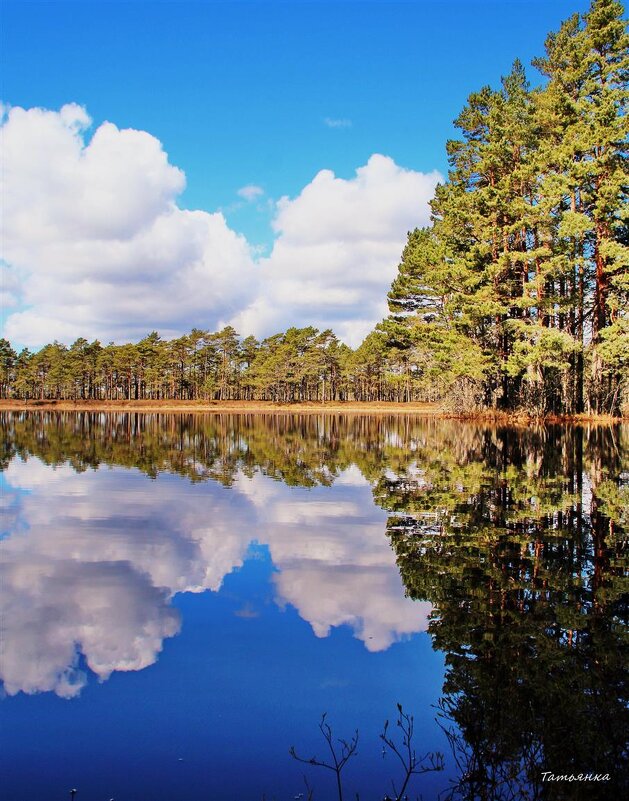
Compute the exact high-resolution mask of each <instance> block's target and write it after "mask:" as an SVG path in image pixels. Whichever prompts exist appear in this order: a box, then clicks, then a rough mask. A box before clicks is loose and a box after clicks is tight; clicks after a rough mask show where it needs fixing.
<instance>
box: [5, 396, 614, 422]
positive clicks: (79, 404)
mask: <svg viewBox="0 0 629 801" xmlns="http://www.w3.org/2000/svg"><path fill="white" fill-rule="evenodd" d="M0 411H13V412H26V411H28V412H37V411H42V412H44V411H57V412H109V413H116V412H138V413H149V412H153V413H159V414H182V413H186V414H189V413H194V414H274V415H288V414H308V415H311V414H351V415H374V414H376V415H384V414H387V415H401V416H408V415H415V416H418V417H434V418H437V419H454V420H469V421H480V422H487V423H494V424H498V423H505V424H508V425H528V424H530V423H531V422H533V423H537V424H553V423H561V424H572V425H581V424H596V425H613V424H616V423H622V422H625V421H627V420H628V419H629V418H628V417H627V416H623V417H611V416H610V415H586V414H580V415H546V416H539V415H531V414H527V413H525V412H500V411H479V412H467V413H463V412H453V411H451V410H448V409H444V408H443V407H442V406H440V405H439V404H437V403H421V402H396V401H328V402H326V403H317V402H296V403H275V402H273V401H255V400H253V401H186V400H179V401H172V400H109V401H103V400H77V401H71V400H27V401H26V400H13V399H0Z"/></svg>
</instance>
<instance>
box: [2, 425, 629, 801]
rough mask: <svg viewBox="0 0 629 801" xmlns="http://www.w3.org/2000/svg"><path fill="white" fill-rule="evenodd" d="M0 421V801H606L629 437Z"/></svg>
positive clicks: (615, 732) (617, 775)
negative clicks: (413, 762)
mask: <svg viewBox="0 0 629 801" xmlns="http://www.w3.org/2000/svg"><path fill="white" fill-rule="evenodd" d="M0 425H1V428H2V437H1V442H2V451H1V454H0V467H1V469H2V473H1V475H0V491H1V494H0V502H1V507H2V535H1V536H2V539H1V540H0V569H1V573H0V598H1V609H0V615H1V619H0V622H1V634H2V645H1V651H0V679H1V680H2V698H1V699H0V727H1V728H0V736H1V739H2V744H1V746H2V747H1V749H0V795H1V797H2V798H3V801H34V800H37V801H40V800H41V801H44V800H47V799H50V801H53V799H64V798H65V799H67V798H68V797H69V791H70V789H71V788H76V789H77V794H76V801H99V800H100V799H103V800H104V801H107V799H112V798H114V799H116V801H127V799H129V800H130V801H131V800H134V799H137V801H177V799H181V800H182V801H201V800H202V799H215V800H216V801H247V800H249V799H251V801H256V800H257V801H261V800H262V799H266V800H267V801H272V799H276V800H277V801H284V800H286V801H290V799H293V801H296V800H299V799H304V801H307V799H308V795H309V789H308V787H310V788H312V789H313V794H312V798H313V799H314V801H326V800H327V799H330V801H333V800H334V799H336V798H337V797H338V796H337V789H336V781H335V778H334V774H333V771H330V770H326V769H325V768H321V767H316V766H314V765H310V764H303V763H299V762H297V761H296V760H295V759H293V758H292V757H291V756H290V754H289V748H290V747H291V746H293V745H294V746H295V748H296V751H297V753H298V754H299V755H301V756H303V757H305V758H306V759H309V758H310V757H313V756H316V758H317V759H318V760H323V759H328V760H329V759H330V758H331V757H330V753H329V751H327V750H326V749H327V744H326V742H325V740H324V739H323V737H322V735H321V732H320V731H319V729H318V724H319V722H320V720H321V715H322V714H323V713H327V717H326V721H328V722H329V723H330V726H331V728H332V732H333V736H334V738H335V741H336V738H345V739H346V740H348V741H349V740H350V738H351V737H352V735H353V733H354V731H355V730H356V729H358V731H359V745H358V748H357V755H356V756H355V757H352V758H351V759H350V760H349V761H348V763H347V766H346V768H345V769H344V770H343V773H342V776H343V782H344V786H345V796H344V797H345V799H355V798H356V794H358V795H359V798H360V799H361V801H369V799H374V801H376V799H382V798H383V797H384V796H385V794H388V795H389V796H390V797H392V798H394V797H395V795H394V794H393V789H392V784H391V780H393V781H394V782H395V783H396V786H397V789H398V791H399V789H400V787H401V786H402V784H403V780H404V768H403V766H402V763H401V761H400V760H398V758H397V756H396V755H395V754H394V753H393V752H392V751H391V749H389V748H387V747H386V746H385V745H384V743H383V741H382V740H381V739H380V737H379V735H380V734H381V733H382V731H383V724H384V722H385V720H387V719H388V720H389V721H390V725H389V729H388V735H390V736H392V737H393V738H394V740H395V742H397V743H399V744H401V742H402V739H401V738H402V729H401V728H400V727H398V726H396V716H397V708H396V705H397V704H398V703H401V704H402V706H403V710H404V711H405V712H406V713H408V714H411V715H412V716H413V723H414V731H413V740H412V746H413V747H414V749H415V750H416V754H417V758H418V767H417V769H418V771H419V770H420V768H421V767H422V766H423V767H425V768H429V767H440V768H442V769H440V770H427V771H426V772H418V773H417V775H413V776H411V778H410V781H409V784H408V786H407V789H406V791H405V792H407V793H408V797H409V798H411V799H413V798H417V797H419V796H420V795H421V796H422V797H423V799H424V801H432V799H437V798H440V799H470V801H471V800H472V799H479V801H480V800H483V801H493V800H494V799H496V800H501V799H505V800H506V799H522V800H523V801H524V799H553V800H554V799H566V801H572V799H576V800H577V801H579V800H580V799H588V800H589V799H595V800H596V799H601V800H603V799H611V798H614V799H620V798H623V797H629V776H628V759H627V756H628V749H627V734H628V731H629V725H628V724H629V715H628V708H627V701H628V696H629V688H628V682H627V670H626V668H627V654H628V637H627V616H628V615H627V612H628V609H627V598H628V594H627V593H628V574H629V570H628V567H629V565H628V558H627V526H628V518H629V429H628V428H627V427H624V428H623V427H621V426H615V427H591V428H580V427H564V426H546V427H541V426H540V427H529V428H508V427H488V426H485V425H475V424H468V423H463V422H461V421H453V420H436V419H427V418H424V419H422V418H419V417H418V418H414V417H410V416H408V417H407V416H404V417H399V418H396V417H386V416H378V417H368V416H347V417H344V416H342V415H338V416H326V415H320V416H319V415H310V416H298V415H295V416H288V415H287V416H267V415H208V416H204V415H185V414H172V415H158V414H135V413H133V414H129V413H127V414H96V413H59V412H41V413H26V412H24V413H8V412H7V413H2V414H0ZM383 746H384V747H383ZM336 747H337V750H340V748H341V746H340V744H339V743H338V742H336ZM437 754H441V755H442V756H438V755H437ZM424 756H425V760H424V761H423V762H421V761H420V760H421V758H422V757H424ZM431 760H432V761H431ZM571 775H572V776H574V777H579V775H581V779H578V778H575V779H573V780H572V781H569V780H564V779H561V778H557V777H562V776H566V777H567V776H571ZM304 776H305V777H306V779H307V782H308V785H306V783H305V781H304ZM584 776H585V778H583V777H584ZM595 779H596V780H595Z"/></svg>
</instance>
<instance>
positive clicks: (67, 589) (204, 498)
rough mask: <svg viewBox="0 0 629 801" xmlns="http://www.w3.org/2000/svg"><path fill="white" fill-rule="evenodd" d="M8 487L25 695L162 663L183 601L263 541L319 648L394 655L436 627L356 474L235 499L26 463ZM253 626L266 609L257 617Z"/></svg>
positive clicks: (20, 680)
mask: <svg viewBox="0 0 629 801" xmlns="http://www.w3.org/2000/svg"><path fill="white" fill-rule="evenodd" d="M4 481H5V488H4V492H3V498H4V504H5V506H7V507H8V508H10V509H11V515H10V516H8V526H9V535H8V536H7V538H6V539H5V541H4V542H3V548H2V555H1V571H2V578H1V585H2V602H1V603H2V616H3V619H4V621H5V623H4V628H5V630H4V656H3V659H2V663H1V666H0V671H1V678H2V680H3V682H4V688H5V691H6V693H7V694H9V695H14V694H16V693H18V692H20V691H23V692H25V693H35V692H39V691H53V692H54V693H56V694H57V695H59V696H62V697H65V698H70V697H73V696H76V695H77V694H78V693H79V692H80V691H81V689H82V688H83V687H84V686H85V683H86V681H87V672H86V669H85V668H86V667H87V668H89V670H90V671H92V672H93V673H95V674H96V676H97V677H98V678H99V680H101V681H104V680H106V679H108V678H109V677H110V676H111V674H112V673H113V672H115V671H137V670H142V669H143V668H145V667H147V666H148V665H151V664H152V663H154V662H155V661H156V659H157V658H158V655H159V653H160V651H161V650H162V647H163V642H164V640H165V639H167V638H169V637H172V636H174V635H176V634H177V633H178V632H179V630H180V627H181V617H180V613H179V611H178V610H177V609H176V608H174V607H173V606H172V599H173V596H175V595H176V594H177V593H198V592H202V591H204V590H211V591H214V592H216V591H218V590H219V589H220V588H221V586H222V584H223V581H224V579H225V577H226V576H227V575H229V574H230V573H232V572H233V571H234V570H236V569H238V568H240V567H241V566H242V565H243V563H244V562H245V560H246V559H247V558H249V556H250V555H251V553H252V552H251V549H250V545H251V543H258V544H260V545H264V546H267V548H268V552H269V554H270V559H271V561H272V564H273V566H274V573H273V575H272V586H273V593H274V602H275V603H276V604H277V605H278V606H279V607H286V606H288V605H290V606H293V607H294V608H295V609H296V610H297V611H298V613H299V615H300V616H301V618H302V619H303V620H305V621H307V622H308V623H309V624H310V626H311V627H312V631H313V632H314V634H315V635H316V636H317V637H326V636H328V635H329V633H330V631H331V630H332V629H333V628H334V627H338V626H343V625H347V626H349V627H350V628H351V629H352V631H353V632H354V636H355V637H356V638H357V639H359V640H360V641H361V642H362V643H363V644H364V646H365V648H366V649H367V650H368V651H371V652H378V651H383V650H385V649H387V648H388V647H389V646H390V645H391V644H392V643H394V642H396V641H399V640H400V639H402V638H405V637H407V636H410V635H412V634H413V633H415V632H419V631H424V630H425V629H426V626H427V620H426V618H427V614H428V612H429V611H430V604H427V603H417V602H413V601H411V600H410V599H408V598H406V597H405V596H404V589H403V585H402V582H401V579H400V576H399V571H398V569H397V567H396V563H395V555H394V553H393V551H392V550H391V547H390V544H389V541H388V539H387V538H386V537H385V536H384V529H385V523H386V517H387V515H386V513H385V512H383V511H382V510H381V509H378V508H376V507H375V506H374V503H373V498H372V493H371V489H370V486H369V484H368V482H367V481H366V480H365V479H364V478H363V476H362V474H361V473H360V471H359V470H358V468H356V467H355V466H351V467H349V468H348V469H346V470H344V471H342V472H341V473H340V475H339V476H338V478H337V479H336V480H335V481H334V484H333V486H332V487H331V488H330V487H315V488H311V489H308V488H303V487H289V486H287V485H285V484H284V483H281V482H279V481H274V480H273V479H271V478H269V477H267V476H264V475H262V474H260V473H257V472H256V473H254V474H253V475H252V476H251V477H247V476H245V475H243V474H242V473H238V475H237V477H236V481H235V482H234V484H233V485H232V487H230V488H226V487H224V486H221V485H219V484H217V483H215V482H212V481H210V482H204V483H202V484H197V485H194V484H190V483H189V482H188V481H186V480H185V479H182V478H180V477H178V476H173V475H168V474H160V475H159V476H158V478H157V479H156V481H154V482H151V481H148V480H147V479H146V477H145V476H144V475H143V474H141V473H140V472H139V471H137V470H135V469H123V468H118V467H115V468H109V469H101V470H97V471H94V470H89V471H86V472H82V473H76V472H75V471H74V470H73V469H72V468H71V467H70V466H68V465H61V466H59V467H56V468H54V469H53V468H51V467H48V466H46V465H45V464H43V463H42V462H41V461H40V460H39V459H37V458H29V459H28V460H27V461H22V460H21V459H14V460H13V461H11V463H10V464H9V465H8V467H7V469H6V471H5V473H4ZM237 614H239V615H241V616H243V617H255V616H256V615H257V611H256V609H255V606H253V605H251V604H246V605H245V606H244V607H243V609H241V610H240V611H239V612H238V613H237Z"/></svg>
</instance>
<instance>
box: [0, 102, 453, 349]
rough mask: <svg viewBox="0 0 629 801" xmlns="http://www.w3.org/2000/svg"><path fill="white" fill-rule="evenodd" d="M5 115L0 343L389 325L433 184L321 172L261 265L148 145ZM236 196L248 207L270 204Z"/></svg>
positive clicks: (374, 169) (42, 113) (57, 116)
mask: <svg viewBox="0 0 629 801" xmlns="http://www.w3.org/2000/svg"><path fill="white" fill-rule="evenodd" d="M4 111H5V113H4V116H3V118H2V119H3V122H2V135H1V140H0V151H1V160H2V165H1V166H2V186H1V192H2V197H3V206H4V208H3V214H2V228H1V230H0V237H1V241H2V247H3V253H2V257H1V265H2V275H1V276H0V278H1V286H0V292H1V293H2V294H1V299H2V301H3V305H4V308H5V310H6V322H5V326H4V332H3V333H4V336H7V337H8V338H9V339H11V340H13V341H15V342H18V343H21V344H26V345H28V346H30V347H39V346H41V345H42V344H44V343H46V342H50V341H52V340H53V339H58V340H61V341H63V342H66V343H68V344H69V343H70V342H71V341H72V340H73V339H75V338H76V337H78V336H86V337H88V338H92V337H98V338H100V339H101V340H102V341H104V342H107V341H109V340H112V339H113V340H114V341H118V342H121V341H129V340H132V341H133V340H136V341H137V339H139V338H140V337H142V336H144V335H145V334H146V333H147V332H149V331H151V330H153V329H157V330H158V331H160V333H162V335H164V336H167V337H170V336H176V335H179V334H182V333H185V332H187V331H189V330H190V329H191V328H192V327H193V326H196V327H199V328H210V329H215V328H217V327H218V326H219V325H222V324H224V323H225V322H231V323H232V324H234V325H235V326H236V328H237V330H238V331H239V332H240V333H241V334H243V335H247V334H250V333H253V334H255V335H257V336H266V335H269V334H272V333H276V332H277V331H279V330H281V329H284V328H286V327H288V326H290V325H296V326H304V325H310V324H312V325H316V326H318V327H319V328H329V327H331V328H333V329H334V330H335V331H336V333H337V334H338V335H339V336H340V337H341V338H342V339H344V340H345V341H346V342H349V343H350V344H354V345H355V344H358V342H359V341H360V340H361V338H362V337H363V336H364V335H365V334H366V333H368V331H369V330H370V329H371V328H372V327H373V325H374V324H375V323H377V322H378V321H379V320H380V319H381V318H382V317H383V316H384V315H385V314H386V302H385V297H386V293H387V290H388V288H389V285H390V283H391V281H392V279H393V278H394V276H395V273H396V268H397V264H398V262H399V257H400V253H401V250H402V247H403V245H404V242H405V239H406V234H407V231H408V230H410V229H412V228H414V227H415V226H417V225H422V224H426V223H427V221H428V217H429V210H428V201H429V199H430V197H431V196H432V193H433V190H434V187H435V184H436V183H437V181H439V180H440V178H441V176H440V175H439V174H438V173H436V172H433V173H429V174H424V173H420V172H415V171H413V170H407V169H404V168H402V167H400V166H399V165H397V164H396V163H395V162H394V161H393V160H392V159H391V158H388V157H386V156H382V155H373V156H372V157H371V158H370V159H369V160H368V162H367V164H365V165H364V166H361V167H359V168H358V169H357V170H356V174H355V175H354V177H352V178H349V179H344V178H339V177H337V176H335V175H334V173H333V172H331V171H330V170H321V171H320V172H319V173H318V174H317V175H316V176H315V177H314V178H313V180H312V181H311V182H310V183H309V184H307V186H305V187H304V188H303V189H302V191H301V192H300V193H299V194H298V195H297V196H296V197H294V198H288V197H283V198H281V199H280V200H279V202H278V203H277V204H276V208H275V216H274V219H273V223H272V225H273V231H274V234H275V237H276V238H275V242H274V245H273V248H272V250H271V253H270V255H269V256H268V257H261V256H259V255H258V256H256V254H259V253H260V251H259V249H257V248H255V247H252V246H251V245H250V244H249V243H248V242H247V240H246V239H245V238H244V237H243V236H242V235H239V234H237V233H236V232H235V231H234V230H232V229H231V228H230V227H229V226H228V224H227V222H226V220H225V218H224V216H223V214H222V213H220V212H213V213H210V212H208V211H189V210H185V209H182V208H180V207H179V206H178V204H177V198H178V196H179V195H180V193H181V192H182V191H183V189H184V187H185V176H184V174H183V172H182V171H181V170H179V169H178V168H177V167H175V166H173V165H172V164H171V163H170V162H169V160H168V156H167V154H166V152H165V151H164V148H163V147H162V144H161V142H160V141H159V140H157V139H156V138H155V137H153V136H151V135H150V134H149V133H147V132H145V131H138V130H131V129H119V128H117V127H116V126H115V125H114V124H112V123H111V122H105V123H103V124H102V125H100V126H99V127H98V128H96V130H95V131H93V133H91V129H90V126H91V120H90V118H89V116H88V114H87V112H86V110H85V109H83V108H82V107H81V106H78V105H76V104H73V103H71V104H68V105H65V106H63V108H61V110H60V111H49V110H45V109H40V108H31V109H22V108H19V107H14V108H9V109H4ZM332 122H335V123H337V122H339V121H332ZM341 122H343V121H341ZM90 133H91V135H90ZM237 194H238V195H239V197H241V198H242V199H243V200H244V201H246V202H253V201H255V200H256V199H257V198H260V197H261V196H262V195H263V194H264V191H263V189H262V188H261V187H260V186H257V185H255V184H248V185H246V186H243V187H241V188H240V189H239V190H238V192H237Z"/></svg>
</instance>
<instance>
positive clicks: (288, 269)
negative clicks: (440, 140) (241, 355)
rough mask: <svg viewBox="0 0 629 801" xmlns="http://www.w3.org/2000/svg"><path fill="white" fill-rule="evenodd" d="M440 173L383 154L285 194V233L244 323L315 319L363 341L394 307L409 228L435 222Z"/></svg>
mask: <svg viewBox="0 0 629 801" xmlns="http://www.w3.org/2000/svg"><path fill="white" fill-rule="evenodd" d="M439 180H441V176H440V175H439V173H437V172H433V173H429V174H424V173H420V172H414V171H412V170H405V169H403V168H402V167H400V166H398V165H397V164H396V163H395V162H394V161H393V159H391V158H389V157H387V156H382V155H377V154H376V155H373V156H372V157H371V158H370V159H369V161H368V162H367V164H366V165H364V166H363V167H360V168H359V169H358V170H356V174H355V176H354V177H353V178H350V179H344V178H338V177H337V176H335V174H334V173H333V172H331V171H330V170H321V172H319V173H318V174H317V175H316V176H315V178H314V179H313V180H312V181H311V182H310V183H309V184H308V185H307V186H306V187H305V188H304V189H303V190H302V191H301V193H300V194H299V195H298V196H297V197H296V198H294V199H290V198H288V197H283V198H281V200H280V201H279V202H278V204H277V214H276V216H275V219H274V221H273V227H274V229H275V232H276V234H277V239H276V241H275V244H274V246H273V250H272V252H271V254H270V256H269V257H268V258H266V259H260V260H259V266H260V287H261V290H260V292H259V293H258V295H257V296H256V298H255V300H253V301H252V303H250V304H249V306H248V307H247V308H246V309H245V310H244V311H243V312H241V313H239V314H238V315H236V316H235V317H234V320H233V321H234V324H235V325H236V327H239V328H240V330H247V331H249V330H251V331H254V332H256V333H257V332H259V333H263V334H269V333H274V332H276V331H279V330H281V329H284V328H286V327H287V326H289V325H300V324H301V325H307V324H312V325H315V326H317V327H319V328H328V327H331V328H333V329H334V331H335V332H336V333H337V334H338V335H339V336H340V337H341V339H343V340H344V341H346V342H348V343H349V344H352V345H357V344H359V343H360V341H361V339H362V338H363V337H364V336H365V335H366V334H367V333H368V332H369V331H370V330H371V329H372V328H373V326H374V324H375V323H377V322H379V321H380V320H381V319H382V318H383V317H384V316H385V315H386V314H387V304H386V294H387V291H388V289H389V287H390V285H391V281H392V280H393V278H394V277H395V275H396V271H397V265H398V264H399V260H400V254H401V252H402V248H403V247H404V243H405V241H406V235H407V232H408V231H409V230H412V229H413V228H415V227H416V226H418V225H425V224H427V223H428V220H429V214H430V212H429V206H428V202H429V200H430V198H431V197H432V195H433V192H434V188H435V185H436V184H437V183H438V181H439Z"/></svg>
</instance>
